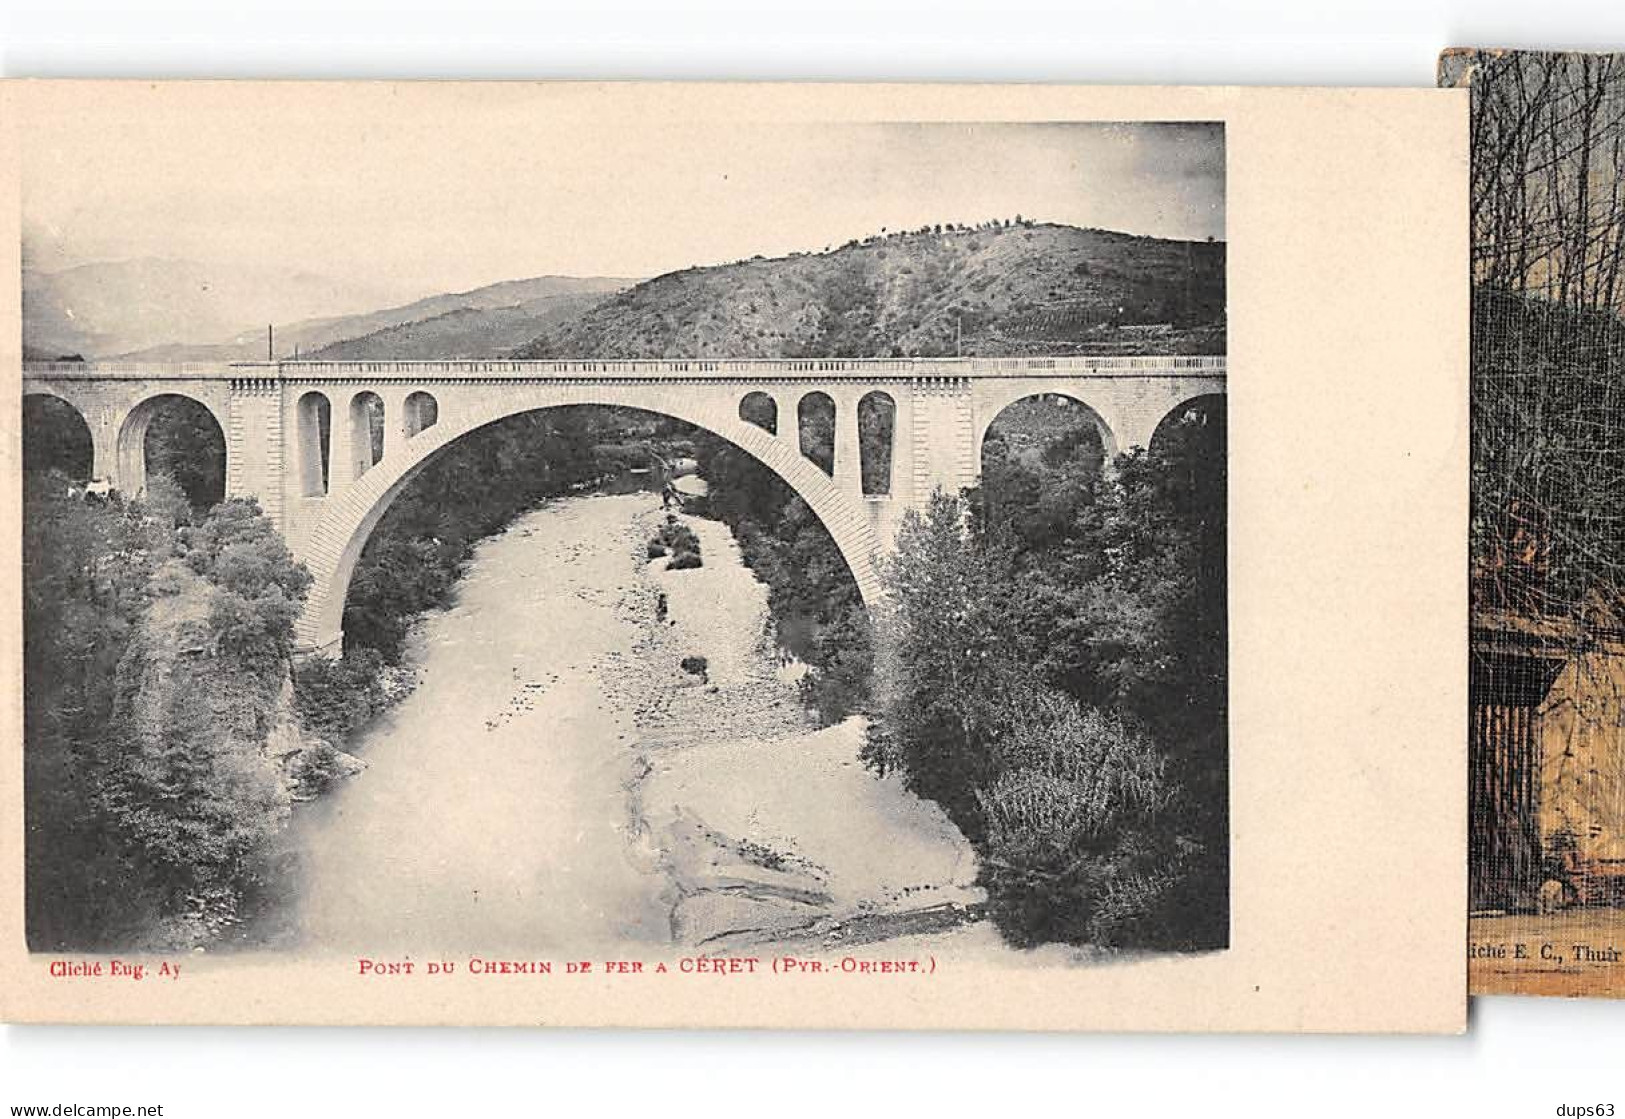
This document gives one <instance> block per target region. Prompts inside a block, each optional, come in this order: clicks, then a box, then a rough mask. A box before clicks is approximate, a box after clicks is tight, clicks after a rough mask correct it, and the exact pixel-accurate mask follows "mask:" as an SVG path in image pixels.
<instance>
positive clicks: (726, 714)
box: [270, 493, 979, 955]
mask: <svg viewBox="0 0 1625 1119" xmlns="http://www.w3.org/2000/svg"><path fill="white" fill-rule="evenodd" d="M662 516H663V514H662V512H661V509H660V503H659V501H658V499H657V498H655V497H653V496H652V495H649V494H644V493H634V494H622V495H596V496H587V497H576V498H570V499H566V500H561V501H556V502H552V503H550V504H548V505H546V506H544V507H542V508H540V509H538V510H536V511H533V512H531V513H529V514H527V515H525V516H523V517H521V518H519V519H518V520H516V521H515V522H514V523H513V524H512V525H511V526H510V527H509V529H508V530H507V531H505V532H504V533H502V534H500V535H498V536H496V537H493V538H492V539H490V540H487V541H486V542H484V543H483V544H482V545H481V546H480V547H479V548H478V550H477V551H476V553H475V556H474V558H473V560H472V562H471V563H470V565H469V568H468V572H467V574H466V576H465V577H464V579H463V580H462V582H461V583H460V585H459V589H458V593H457V598H456V602H455V605H454V606H453V607H452V608H451V609H449V610H446V611H444V612H440V613H436V614H432V615H429V616H428V617H426V618H425V619H424V620H423V622H422V623H421V625H420V626H419V628H418V630H417V632H416V635H415V637H414V640H413V646H412V649H411V652H410V656H409V661H410V663H411V665H412V666H413V667H415V669H416V671H417V674H418V679H419V683H418V686H417V688H416V690H415V691H414V692H413V693H412V694H411V695H409V696H407V697H406V698H405V699H404V700H403V701H401V702H400V703H399V704H398V705H397V706H395V707H394V708H393V709H392V710H391V711H389V712H388V713H387V714H386V715H384V716H382V717H380V718H379V719H378V720H377V721H376V722H375V723H373V724H372V725H371V726H369V727H368V728H367V729H366V730H365V731H364V732H363V733H362V734H361V735H359V736H358V737H357V738H356V739H354V740H352V741H351V742H350V743H349V744H348V745H347V747H346V748H347V749H348V750H349V751H350V752H351V753H354V754H356V755H357V756H359V757H360V758H361V759H363V760H364V761H365V762H366V764H367V768H366V770H365V771H364V772H363V773H361V774H360V775H358V776H356V777H353V778H350V779H348V780H345V781H343V782H341V783H340V784H339V785H338V786H337V787H336V788H335V789H333V790H332V791H331V792H329V793H328V794H326V795H325V796H323V797H322V798H321V799H319V800H318V801H316V802H313V803H311V804H309V805H304V806H301V807H300V808H299V809H298V810H297V811H296V813H295V818H294V821H293V822H292V824H291V825H290V830H289V836H288V839H289V845H290V848H291V850H292V851H293V852H294V855H295V859H294V860H293V863H292V872H291V873H292V874H293V876H294V878H295V880H296V883H295V888H294V890H293V893H294V898H293V900H292V901H291V903H290V904H289V905H288V906H287V907H285V908H286V912H285V913H284V914H283V916H282V918H281V921H280V923H281V924H282V928H281V930H280V932H279V933H278V934H277V935H276V936H274V937H272V938H270V939H271V941H272V942H273V943H275V944H276V945H277V946H279V947H300V948H304V949H310V950H331V951H357V950H363V951H367V952H371V953H382V952H386V951H401V952H412V953H414V954H419V955H426V954H430V953H446V954H448V955H449V954H451V953H456V952H459V951H480V952H488V953H493V952H499V951H501V952H532V953H535V952H546V951H555V950H563V949H566V948H568V949H572V950H582V951H586V950H590V949H593V948H601V947H602V948H609V947H614V948H618V949H622V950H626V949H631V948H636V947H637V946H647V947H650V948H653V947H656V946H665V945H670V944H672V943H674V942H680V943H685V944H691V945H708V946H711V947H715V948H718V949H719V950H725V949H726V948H727V947H729V946H731V945H733V944H736V943H750V942H755V943H760V942H762V941H763V940H765V939H772V938H774V937H778V936H795V935H802V934H805V933H806V932H807V930H808V929H809V928H816V927H827V926H828V922H830V921H831V920H840V919H842V917H843V915H847V914H852V913H858V912H862V913H865V914H873V913H874V912H876V911H882V912H883V911H887V910H893V911H897V912H905V913H906V912H913V911H919V910H920V909H921V908H922V907H924V908H931V907H936V908H938V909H940V908H943V907H944V906H946V907H948V908H953V907H955V906H957V905H962V904H964V903H966V902H973V901H975V900H976V899H977V897H978V896H979V891H977V890H975V888H974V887H973V885H972V883H973V881H974V877H975V859H974V856H973V854H972V852H971V849H970V846H969V844H968V843H967V842H966V841H965V840H964V838H963V837H962V836H961V835H960V834H959V833H958V831H957V830H956V829H954V827H953V826H952V824H951V823H949V822H948V820H947V819H946V818H945V817H944V816H943V815H942V813H941V812H940V810H938V809H937V808H936V807H935V806H934V805H930V804H927V803H924V802H921V801H919V800H917V799H916V798H914V797H913V796H911V795H910V794H908V793H907V792H906V791H904V790H903V789H902V788H901V786H900V785H899V784H898V783H897V782H896V780H895V779H888V780H886V781H879V780H876V779H875V778H874V777H873V776H872V775H870V774H869V773H868V772H867V771H865V770H864V769H863V767H862V766H861V765H860V764H859V763H858V760H857V756H856V755H857V748H858V745H859V743H860V742H861V738H862V723H861V721H860V720H857V719H853V720H849V721H848V722H847V723H845V724H842V725H841V726H837V727H832V728H824V729H817V728H815V727H813V726H812V725H811V724H810V723H809V722H808V719H807V716H806V714H805V712H804V711H803V710H802V709H801V707H800V705H799V703H798V702H797V701H796V697H795V689H794V683H793V676H794V672H793V670H790V669H793V666H790V669H787V667H786V665H785V664H784V658H783V657H782V655H781V654H780V653H779V651H778V648H777V646H776V643H775V642H774V641H773V639H772V633H771V630H770V627H769V626H768V622H767V612H766V589H765V587H763V586H762V585H761V584H760V583H759V582H757V581H756V579H755V577H754V576H753V575H752V574H751V572H750V571H749V570H748V569H747V568H745V567H744V566H743V564H742V563H741V562H740V559H739V554H738V549H737V547H736V545H735V543H734V541H733V539H732V537H731V535H730V534H729V532H728V530H727V528H726V527H725V526H723V525H721V524H719V523H717V522H714V521H707V520H702V519H698V518H685V521H686V523H688V524H689V525H690V527H691V528H693V529H694V531H696V532H697V533H698V534H699V536H700V540H701V543H702V550H703V555H704V566H703V567H702V568H700V569H697V570H691V571H669V570H666V569H665V561H663V560H655V561H650V560H649V559H648V558H647V556H646V552H645V548H646V544H647V541H648V540H649V538H650V536H652V535H653V533H654V531H655V530H656V529H657V528H658V527H659V525H660V523H661V519H662ZM693 656H703V657H704V658H705V660H706V667H705V669H704V671H703V673H700V672H695V671H693V670H692V668H691V669H690V670H685V669H684V668H683V667H682V662H683V660H684V659H685V658H690V657H693ZM820 922H822V924H820ZM898 931H900V932H907V931H913V932H918V931H920V930H919V928H918V927H917V926H916V927H911V928H900V929H899V930H898Z"/></svg>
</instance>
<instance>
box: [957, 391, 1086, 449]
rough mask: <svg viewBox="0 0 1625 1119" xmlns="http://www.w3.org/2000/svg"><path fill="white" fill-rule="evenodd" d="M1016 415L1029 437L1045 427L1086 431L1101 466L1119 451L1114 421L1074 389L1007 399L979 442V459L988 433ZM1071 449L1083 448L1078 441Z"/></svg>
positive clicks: (1034, 435)
mask: <svg viewBox="0 0 1625 1119" xmlns="http://www.w3.org/2000/svg"><path fill="white" fill-rule="evenodd" d="M1063 411H1064V412H1065V413H1067V415H1065V416H1064V417H1062V416H1061V415H1060V413H1062V412H1063ZM1017 419H1020V420H1022V421H1024V422H1023V423H1022V425H1021V426H1022V427H1023V428H1024V429H1031V430H1030V432H1028V431H1024V432H1023V433H1022V434H1026V435H1028V436H1029V438H1028V439H1027V440H1026V441H1032V440H1033V439H1034V438H1036V436H1037V435H1038V434H1039V433H1042V432H1043V431H1045V430H1061V429H1065V428H1071V429H1073V430H1075V431H1077V432H1081V433H1087V435H1088V436H1092V437H1093V440H1095V441H1097V442H1098V449H1095V453H1096V454H1098V456H1099V460H1100V464H1101V465H1102V466H1105V465H1107V464H1109V463H1110V462H1111V461H1112V459H1113V458H1114V457H1115V456H1116V454H1117V451H1118V447H1117V442H1116V439H1115V438H1114V436H1113V433H1112V429H1111V425H1110V424H1108V423H1107V422H1106V421H1105V419H1103V418H1102V417H1101V415H1100V413H1099V412H1097V411H1095V410H1094V409H1093V408H1092V407H1090V406H1089V405H1088V404H1086V403H1084V402H1083V401H1082V400H1080V399H1078V398H1077V397H1076V396H1074V395H1072V394H1071V393H1064V392H1053V391H1050V392H1030V393H1025V394H1023V395H1021V396H1017V397H1015V398H1014V399H1012V400H1008V401H1006V402H1005V404H1004V406H1003V407H1001V408H1000V409H999V410H998V411H997V412H996V413H994V414H993V416H992V417H991V418H990V419H989V420H988V421H987V425H986V426H985V427H983V428H982V433H981V438H980V439H978V440H977V444H976V461H977V462H978V463H981V462H984V461H985V456H986V454H987V441H988V438H989V436H991V435H993V434H994V430H993V429H994V428H995V427H998V426H1001V421H1004V425H1009V424H1010V423H1011V421H1013V420H1017ZM1071 449H1074V450H1076V449H1082V448H1081V446H1080V445H1078V444H1076V443H1075V444H1074V445H1073V447H1072V448H1071Z"/></svg>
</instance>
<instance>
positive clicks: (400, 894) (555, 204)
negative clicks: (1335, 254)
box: [21, 98, 1230, 971]
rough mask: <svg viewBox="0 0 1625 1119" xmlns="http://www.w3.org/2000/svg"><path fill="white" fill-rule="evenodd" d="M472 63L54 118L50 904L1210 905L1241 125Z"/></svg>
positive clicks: (1094, 934) (1147, 914) (1220, 833)
mask: <svg viewBox="0 0 1625 1119" xmlns="http://www.w3.org/2000/svg"><path fill="white" fill-rule="evenodd" d="M563 100H565V101H567V100H568V99H567V98H565V99H563ZM284 104H285V108H283V109H282V110H281V111H284V112H287V113H297V112H299V111H301V108H302V107H303V106H302V105H301V104H300V103H299V99H298V98H294V99H291V100H290V102H287V103H284ZM446 109H447V111H446V112H445V113H443V114H442V115H440V116H439V117H435V116H428V117H424V116H419V117H415V118H413V119H412V120H410V121H409V122H404V123H402V124H401V126H400V128H399V129H398V130H397V131H395V132H391V133H387V134H384V135H380V134H379V133H377V132H376V131H372V130H368V129H364V128H359V127H357V128H353V129H347V128H346V127H345V126H344V123H343V121H342V120H336V119H334V118H332V117H324V118H323V121H322V123H323V125H324V127H323V128H321V129H319V130H314V131H312V130H307V129H303V128H290V129H279V128H275V127H272V128H269V129H265V130H245V131H234V130H231V129H229V128H227V127H224V124H225V122H224V121H220V122H213V121H209V120H205V121H203V122H202V123H201V124H200V128H201V129H202V135H201V136H200V135H197V134H188V135H182V136H176V135H175V134H173V133H168V132H164V131H162V130H161V129H158V128H156V127H153V128H146V127H143V121H142V119H141V118H140V117H139V116H132V117H131V118H130V120H129V121H128V122H127V124H128V127H125V128H122V129H119V130H117V131H114V132H111V133H110V132H108V131H106V129H107V122H105V121H99V122H97V129H98V132H97V142H96V143H94V144H90V143H86V144H83V145H80V144H77V143H76V142H75V135H74V127H75V125H74V122H72V121H70V120H63V121H61V122H56V124H57V127H55V128H54V129H53V130H52V132H51V133H50V140H49V145H48V146H46V147H43V148H41V149H39V150H33V151H30V152H29V158H28V161H27V164H26V167H25V175H24V179H23V183H22V197H21V204H22V235H23V245H22V307H23V346H24V365H23V371H22V392H23V419H24V426H23V433H22V434H23V467H24V486H25V502H24V534H25V535H24V556H23V562H24V588H25V609H24V618H23V623H24V634H25V641H26V645H25V658H24V660H25V664H24V667H25V680H26V693H25V717H26V788H25V792H26V812H27V850H26V879H25V886H26V898H27V914H26V915H27V936H28V943H29V947H30V949H31V951H33V952H35V953H62V952H129V951H132V950H137V951H140V950H144V951H156V952H198V951H201V952H203V953H205V954H207V955H208V956H211V957H212V956H216V955H223V954H229V955H232V956H242V955H245V954H246V955H250V956H259V955H276V954H286V953H294V954H309V955H319V956H320V955H334V956H340V957H344V958H346V959H349V958H356V959H359V960H361V961H363V962H362V967H363V968H368V967H373V966H375V967H377V968H379V969H386V968H389V967H392V966H399V964H400V961H404V960H407V959H408V958H411V959H413V960H417V961H421V960H423V959H425V958H428V959H436V960H440V959H444V960H456V961H458V962H459V966H460V967H467V968H470V969H473V970H476V971H478V970H480V969H501V968H536V967H538V966H541V964H543V963H545V962H547V961H550V960H563V959H566V958H573V954H580V953H583V952H585V953H589V954H602V953H606V952H607V953H621V954H630V955H632V956H634V957H635V956H637V955H638V954H639V953H651V952H653V953H665V952H668V951H675V950H681V951H683V952H686V953H688V954H689V956H693V957H696V958H711V957H718V958H726V957H729V956H731V955H732V956H738V955H740V954H744V955H749V956H758V955H760V954H761V953H762V952H763V951H764V950H769V951H781V950H782V951H785V952H805V953H823V952H827V951H829V950H831V949H833V948H839V949H840V950H841V951H843V952H844V951H846V950H848V949H851V948H855V947H860V946H867V947H879V948H883V949H884V953H885V955H886V956H887V957H888V958H892V957H895V958H899V959H906V960H910V961H923V960H926V959H931V960H932V961H933V963H935V961H938V960H943V959H957V960H975V961H979V962H989V963H998V964H1006V965H1009V966H1019V967H1038V966H1046V967H1047V966H1055V967H1077V966H1091V965H1096V964H1102V963H1110V962H1112V961H1116V960H1121V959H1125V958H1127V959H1132V958H1138V957H1140V956H1143V955H1146V954H1154V953H1200V952H1212V951H1219V950H1223V949H1224V948H1225V947H1226V946H1227V944H1228V941H1229V912H1230V906H1229V889H1228V842H1229V837H1228V830H1227V820H1228V812H1227V804H1228V800H1227V743H1228V738H1227V718H1226V700H1227V674H1226V619H1227V614H1226V450H1225V447H1226V440H1225V389H1226V359H1225V354H1226V248H1227V245H1226V238H1225V168H1226V160H1225V130H1224V126H1223V125H1222V124H1221V123H1216V122H1212V123H1210V122H1202V121H1188V122H1185V121H1179V122H1165V121H1163V122H1154V123H1153V122H1144V123H1136V122H1122V121H1113V122H1099V121H1056V122H1044V123H963V124H960V123H908V122H899V123H854V124H840V123H806V124H801V123H791V124H781V125H772V126H769V125H765V124H754V123H751V122H748V121H746V122H741V123H739V124H737V125H734V126H729V127H718V126H713V125H694V126H685V127H677V128H673V129H670V130H659V131H651V130H635V131H628V133H627V134H626V135H624V136H620V135H615V134H604V135H600V136H598V137H597V138H596V141H597V142H596V143H595V144H594V145H593V146H590V147H586V148H580V149H576V150H573V151H572V152H571V154H570V157H569V158H568V159H562V160H561V159H557V158H551V157H546V156H544V153H540V152H537V151H535V150H532V149H529V148H526V147H522V146H516V147H514V148H511V149H505V148H503V147H501V146H496V147H493V146H491V145H489V144H486V145H482V146H480V147H479V149H478V151H477V154H475V155H471V156H470V157H468V158H456V157H455V156H453V157H452V158H449V159H448V158H447V156H446V154H445V151H446V141H447V138H448V136H450V135H451V134H452V133H453V132H454V131H455V129H456V127H457V121H456V120H455V118H454V109H455V101H454V100H453V101H451V102H448V103H447V104H446ZM484 123H485V127H486V128H487V129H494V125H493V122H491V121H486V122H484ZM217 124H218V125H220V126H221V127H220V129H219V131H211V129H212V128H214V127H215V126H216V125H217ZM452 150H453V152H455V145H453V147H452ZM434 160H439V161H441V162H439V163H436V164H435V173H434V174H424V175H416V176H413V177H410V178H406V177H403V176H399V175H394V174H393V173H392V168H393V167H394V166H395V165H399V164H406V165H412V164H417V163H426V162H429V161H434ZM267 166H274V167H275V169H276V173H275V175H274V176H270V177H268V176H266V174H265V168H266V167H267ZM115 168H116V169H117V173H114V169H115ZM101 169H105V170H106V171H107V172H108V173H106V174H103V173H101ZM689 956H685V957H684V959H688V958H689ZM557 966H562V965H557ZM649 966H652V965H649Z"/></svg>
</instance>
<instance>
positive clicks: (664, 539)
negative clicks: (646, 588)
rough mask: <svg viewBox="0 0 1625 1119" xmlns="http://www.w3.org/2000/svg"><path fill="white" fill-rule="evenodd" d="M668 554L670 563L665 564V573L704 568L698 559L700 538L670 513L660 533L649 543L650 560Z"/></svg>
mask: <svg viewBox="0 0 1625 1119" xmlns="http://www.w3.org/2000/svg"><path fill="white" fill-rule="evenodd" d="M668 553H670V555H671V561H670V562H669V563H667V564H666V570H667V571H688V570H692V569H693V568H696V567H703V566H704V562H703V561H702V560H701V559H700V538H699V537H698V536H696V535H694V530H693V529H691V528H689V527H688V526H687V525H685V524H683V523H682V522H681V521H679V520H678V519H677V517H676V516H675V515H673V514H671V513H667V514H666V523H665V524H663V525H661V526H660V531H659V532H657V533H655V536H654V539H653V540H651V541H649V558H650V559H655V558H657V557H659V556H663V555H666V554H668Z"/></svg>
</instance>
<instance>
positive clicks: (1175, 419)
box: [1146, 392, 1225, 451]
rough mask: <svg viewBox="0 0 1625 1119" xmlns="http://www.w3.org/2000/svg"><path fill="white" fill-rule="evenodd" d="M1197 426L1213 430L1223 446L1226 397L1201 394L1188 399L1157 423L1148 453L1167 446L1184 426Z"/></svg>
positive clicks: (1207, 393) (1209, 393) (1208, 393)
mask: <svg viewBox="0 0 1625 1119" xmlns="http://www.w3.org/2000/svg"><path fill="white" fill-rule="evenodd" d="M1192 425H1194V426H1197V427H1201V428H1208V429H1212V433H1213V434H1214V435H1215V436H1217V438H1218V439H1219V441H1220V443H1221V445H1222V444H1223V440H1224V426H1225V397H1224V394H1223V393H1219V392H1205V393H1199V394H1197V395H1195V396H1191V397H1187V398H1186V399H1184V400H1181V401H1180V402H1179V403H1178V404H1176V405H1174V406H1173V407H1172V408H1170V409H1168V411H1167V412H1166V413H1165V414H1164V415H1163V417H1162V419H1160V420H1158V421H1157V426H1156V427H1155V428H1154V429H1153V430H1152V432H1151V440H1150V444H1149V445H1148V446H1147V448H1146V449H1147V450H1148V451H1156V450H1158V449H1159V448H1160V447H1162V446H1165V445H1166V444H1167V441H1168V440H1169V439H1170V438H1171V437H1172V435H1173V432H1174V431H1176V430H1177V429H1178V428H1180V427H1183V426H1192Z"/></svg>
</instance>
